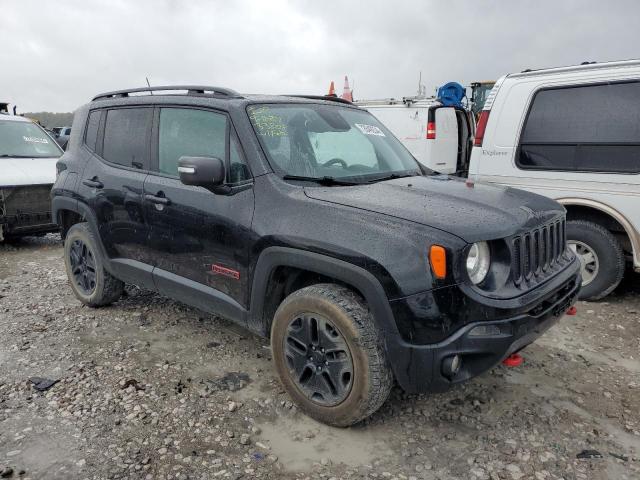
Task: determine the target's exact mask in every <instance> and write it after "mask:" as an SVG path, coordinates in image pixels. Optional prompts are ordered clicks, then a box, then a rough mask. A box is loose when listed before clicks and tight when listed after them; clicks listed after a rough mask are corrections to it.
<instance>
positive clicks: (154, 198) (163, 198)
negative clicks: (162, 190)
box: [144, 193, 171, 205]
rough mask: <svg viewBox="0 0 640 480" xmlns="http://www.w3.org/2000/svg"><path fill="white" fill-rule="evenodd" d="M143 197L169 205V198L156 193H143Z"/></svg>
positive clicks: (152, 201)
mask: <svg viewBox="0 0 640 480" xmlns="http://www.w3.org/2000/svg"><path fill="white" fill-rule="evenodd" d="M144 199H145V200H147V201H148V202H151V203H155V204H157V205H169V204H170V203H171V200H169V199H168V198H167V197H159V196H157V195H150V194H148V193H146V194H145V195H144Z"/></svg>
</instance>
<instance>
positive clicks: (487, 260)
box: [467, 242, 491, 285]
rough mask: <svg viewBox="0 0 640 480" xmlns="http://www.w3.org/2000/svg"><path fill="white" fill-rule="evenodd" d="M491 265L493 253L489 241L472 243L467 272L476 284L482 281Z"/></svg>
mask: <svg viewBox="0 0 640 480" xmlns="http://www.w3.org/2000/svg"><path fill="white" fill-rule="evenodd" d="M490 265H491V254H490V253H489V244H487V242H478V243H474V244H473V245H471V248H470V249H469V253H468V254H467V273H468V274H469V278H470V279H471V281H472V282H473V283H474V285H477V284H479V283H480V282H482V281H483V280H484V279H485V277H486V276H487V273H489V266H490Z"/></svg>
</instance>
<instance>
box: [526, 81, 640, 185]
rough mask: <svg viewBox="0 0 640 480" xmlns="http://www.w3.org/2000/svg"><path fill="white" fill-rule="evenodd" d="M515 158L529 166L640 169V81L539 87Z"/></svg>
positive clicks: (625, 170)
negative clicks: (549, 87) (542, 88)
mask: <svg viewBox="0 0 640 480" xmlns="http://www.w3.org/2000/svg"><path fill="white" fill-rule="evenodd" d="M517 161H518V165H519V166H520V167H521V168H525V169H527V168H529V169H544V170H568V171H584V172H612V173H638V172H640V82H625V83H613V84H606V85H587V86H581V87H568V88H566V87H565V88H556V89H547V90H541V91H540V92H538V93H537V94H536V95H535V97H534V100H533V104H532V105H531V108H530V110H529V114H528V116H527V119H526V123H525V126H524V128H523V132H522V136H521V138H520V146H519V152H518V158H517Z"/></svg>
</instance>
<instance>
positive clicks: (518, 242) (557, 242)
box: [512, 218, 567, 287]
mask: <svg viewBox="0 0 640 480" xmlns="http://www.w3.org/2000/svg"><path fill="white" fill-rule="evenodd" d="M512 241H513V248H512V272H513V282H514V284H515V285H516V286H517V287H524V286H526V285H528V284H530V283H531V282H533V281H538V280H540V279H541V278H544V277H546V276H547V275H549V274H550V273H551V272H552V271H554V270H555V269H556V268H557V267H559V266H560V265H562V264H564V261H565V260H566V256H565V250H566V248H567V240H566V232H565V219H564V218H563V219H561V220H556V221H554V222H551V223H548V224H546V225H542V226H540V227H538V228H536V229H534V230H531V231H529V232H526V233H523V234H520V235H516V236H515V237H513V240H512Z"/></svg>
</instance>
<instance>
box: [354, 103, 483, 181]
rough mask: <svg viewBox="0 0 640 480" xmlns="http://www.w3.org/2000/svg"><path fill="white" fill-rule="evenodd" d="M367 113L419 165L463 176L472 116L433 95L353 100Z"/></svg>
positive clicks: (469, 141)
mask: <svg viewBox="0 0 640 480" xmlns="http://www.w3.org/2000/svg"><path fill="white" fill-rule="evenodd" d="M354 103H355V104H356V105H358V106H359V107H361V108H364V109H366V110H368V111H369V112H371V113H372V114H373V115H374V116H375V117H376V118H377V119H378V120H380V121H381V122H382V123H383V124H384V125H385V126H386V127H387V128H388V129H389V130H391V133H393V134H394V135H395V136H396V137H397V138H398V139H399V140H400V141H401V142H402V143H403V144H404V146H405V147H407V149H408V150H409V151H410V152H411V154H412V155H413V156H414V157H415V158H416V160H418V161H419V162H420V163H421V164H422V165H424V166H425V167H427V168H430V169H431V170H436V171H438V172H441V173H447V174H451V175H461V176H466V174H467V171H468V167H469V155H470V154H471V141H472V138H473V131H474V126H475V125H474V122H473V115H471V114H470V113H469V112H467V111H466V110H464V109H463V108H462V107H450V106H444V105H442V104H441V103H440V102H438V101H437V100H436V99H435V98H433V97H432V98H424V97H405V98H403V99H402V100H395V99H393V98H388V99H382V100H361V101H357V102H354Z"/></svg>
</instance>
